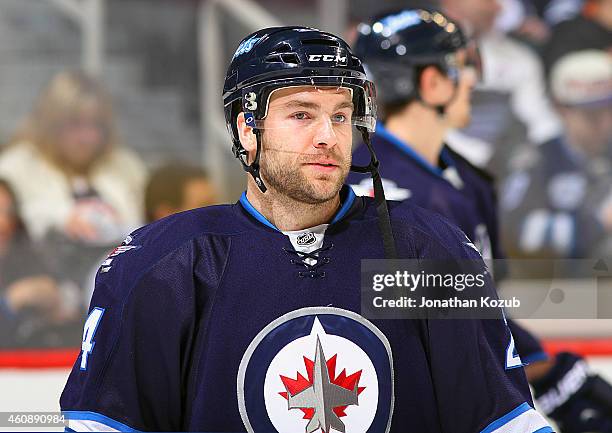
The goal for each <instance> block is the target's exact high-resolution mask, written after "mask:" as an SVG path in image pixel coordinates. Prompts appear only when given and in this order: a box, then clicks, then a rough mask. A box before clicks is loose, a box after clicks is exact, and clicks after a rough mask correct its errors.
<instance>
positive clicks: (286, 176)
mask: <svg viewBox="0 0 612 433" xmlns="http://www.w3.org/2000/svg"><path fill="white" fill-rule="evenodd" d="M280 147H281V145H278V146H276V145H275V144H274V143H270V141H269V140H268V139H266V135H265V132H264V134H262V152H261V160H260V170H261V175H262V178H263V181H264V183H266V184H267V185H268V186H269V187H270V188H272V189H274V190H275V191H277V192H278V193H280V194H282V195H285V196H287V197H289V198H291V199H292V200H295V201H298V202H301V203H307V204H320V203H325V202H328V201H329V200H331V199H333V198H334V197H336V196H337V194H338V193H339V192H340V189H341V188H342V185H343V184H344V181H345V180H346V177H347V176H348V172H349V170H350V165H351V161H350V159H349V160H348V161H342V160H341V158H340V156H339V155H338V154H337V153H336V152H334V151H333V150H332V151H329V152H326V153H325V154H318V155H312V156H311V157H310V159H312V160H314V158H315V157H316V158H320V157H321V156H324V157H329V158H331V159H334V160H335V161H338V163H339V164H340V170H341V176H340V177H339V178H338V180H337V182H336V184H335V185H334V186H333V188H331V189H330V190H328V191H327V192H324V191H320V190H317V189H316V188H315V187H314V185H312V184H311V183H310V182H309V180H308V179H307V178H306V177H305V176H304V174H303V172H302V171H301V164H303V163H304V162H308V161H309V157H308V156H307V155H300V157H299V158H297V160H294V161H293V164H287V161H283V160H282V159H281V158H279V155H281V154H283V153H284V152H283V151H281V150H277V149H279V148H280Z"/></svg>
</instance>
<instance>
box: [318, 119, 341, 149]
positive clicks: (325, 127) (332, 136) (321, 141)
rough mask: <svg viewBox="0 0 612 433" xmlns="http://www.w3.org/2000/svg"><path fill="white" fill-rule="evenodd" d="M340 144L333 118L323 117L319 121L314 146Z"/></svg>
mask: <svg viewBox="0 0 612 433" xmlns="http://www.w3.org/2000/svg"><path fill="white" fill-rule="evenodd" d="M336 144H338V136H337V134H336V131H335V129H334V125H333V123H332V121H331V119H322V120H321V121H320V122H318V123H317V126H316V132H315V134H314V136H313V145H314V147H333V146H335V145H336Z"/></svg>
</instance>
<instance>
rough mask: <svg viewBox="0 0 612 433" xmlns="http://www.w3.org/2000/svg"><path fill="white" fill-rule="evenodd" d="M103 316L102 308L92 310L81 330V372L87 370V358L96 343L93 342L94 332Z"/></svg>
mask: <svg viewBox="0 0 612 433" xmlns="http://www.w3.org/2000/svg"><path fill="white" fill-rule="evenodd" d="M103 314H104V308H99V307H96V308H94V309H93V310H92V311H91V313H89V316H87V320H86V321H85V327H84V329H83V343H82V344H81V370H87V360H88V356H89V355H91V352H92V351H93V348H94V346H95V345H96V342H95V341H93V338H94V335H96V330H97V329H98V325H99V324H100V320H101V319H102V315H103Z"/></svg>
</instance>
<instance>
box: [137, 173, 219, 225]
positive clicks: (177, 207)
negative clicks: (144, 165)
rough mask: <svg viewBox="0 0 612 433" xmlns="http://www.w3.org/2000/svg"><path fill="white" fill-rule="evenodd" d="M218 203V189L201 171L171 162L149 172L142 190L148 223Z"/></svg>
mask: <svg viewBox="0 0 612 433" xmlns="http://www.w3.org/2000/svg"><path fill="white" fill-rule="evenodd" d="M218 202H219V198H218V194H217V191H216V189H215V187H214V185H213V184H212V182H211V181H210V179H209V177H208V174H207V173H206V172H205V171H204V170H202V169H201V168H199V167H194V166H191V165H187V164H182V163H171V164H167V165H163V166H161V167H159V168H158V169H157V170H155V171H154V172H153V173H152V174H151V178H150V180H149V183H148V184H147V188H146V191H145V214H146V218H147V222H153V221H156V220H158V219H161V218H164V217H167V216H169V215H172V214H174V213H177V212H182V211H186V210H190V209H195V208H199V207H203V206H210V205H213V204H216V203H218Z"/></svg>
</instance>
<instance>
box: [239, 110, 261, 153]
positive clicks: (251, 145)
mask: <svg viewBox="0 0 612 433" xmlns="http://www.w3.org/2000/svg"><path fill="white" fill-rule="evenodd" d="M236 127H237V129H238V137H239V138H240V144H242V147H244V148H245V149H246V150H247V151H248V152H249V153H251V152H255V151H256V150H257V137H256V136H255V134H253V128H251V127H250V126H248V125H247V123H246V120H245V119H244V113H240V114H238V118H237V119H236Z"/></svg>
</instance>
